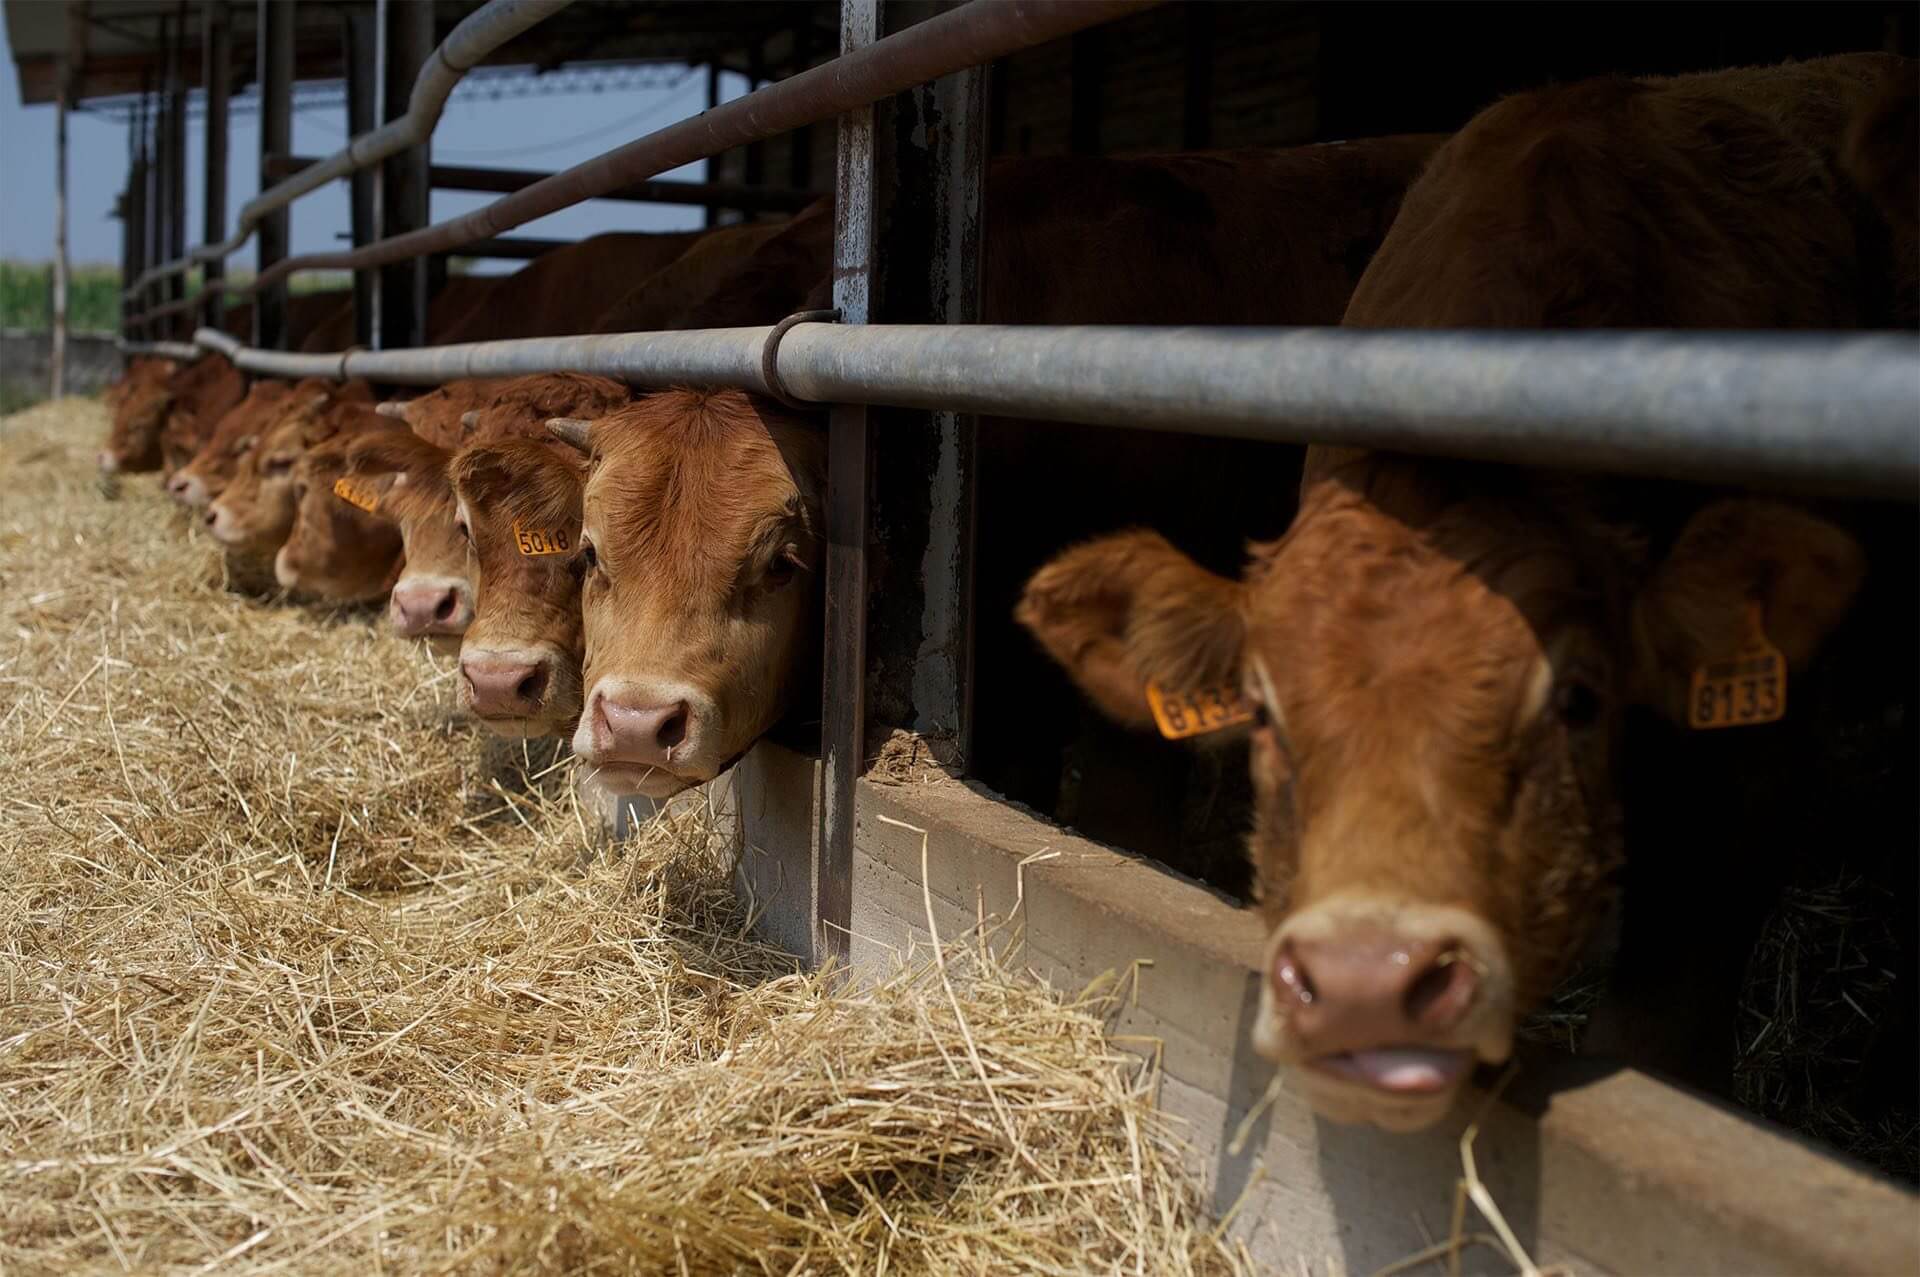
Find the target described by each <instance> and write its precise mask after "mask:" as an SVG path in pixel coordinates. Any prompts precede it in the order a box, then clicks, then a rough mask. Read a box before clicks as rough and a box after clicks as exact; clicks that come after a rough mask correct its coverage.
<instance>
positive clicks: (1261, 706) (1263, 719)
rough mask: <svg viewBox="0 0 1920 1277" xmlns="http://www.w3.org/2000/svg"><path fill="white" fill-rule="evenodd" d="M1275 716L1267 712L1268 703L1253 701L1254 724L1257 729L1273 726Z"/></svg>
mask: <svg viewBox="0 0 1920 1277" xmlns="http://www.w3.org/2000/svg"><path fill="white" fill-rule="evenodd" d="M1272 723H1273V716H1272V715H1271V714H1269V713H1267V703H1266V702H1265V701H1261V700H1256V701H1254V703H1253V725H1254V728H1255V729H1256V730H1258V729H1261V728H1265V727H1268V726H1271V725H1272Z"/></svg>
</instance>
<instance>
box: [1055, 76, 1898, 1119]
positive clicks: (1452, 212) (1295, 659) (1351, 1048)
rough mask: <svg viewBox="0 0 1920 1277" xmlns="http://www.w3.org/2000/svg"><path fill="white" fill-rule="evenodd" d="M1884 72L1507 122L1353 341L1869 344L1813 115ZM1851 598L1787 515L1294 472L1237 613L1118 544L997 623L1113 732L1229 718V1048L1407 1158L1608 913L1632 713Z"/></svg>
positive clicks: (1459, 163) (1078, 555)
mask: <svg viewBox="0 0 1920 1277" xmlns="http://www.w3.org/2000/svg"><path fill="white" fill-rule="evenodd" d="M1898 61H1899V60H1897V59H1884V60H1881V59H1875V58H1868V59H1833V60H1828V61H1827V62H1825V63H1815V64H1810V65H1808V66H1801V67H1789V68H1772V69H1767V70H1759V71H1749V72H1728V73H1724V74H1722V75H1717V76H1695V77H1687V78H1683V79H1678V80H1671V81H1647V82H1632V81H1625V80H1602V81H1594V82H1588V83H1583V84H1577V85H1573V86H1569V87H1566V88H1559V89H1549V90H1544V91H1540V92H1536V93H1529V94H1523V95H1520V96H1518V97H1515V98H1511V99H1509V100H1507V101H1505V102H1502V103H1500V104H1499V105H1497V106H1495V107H1493V108H1491V109H1489V110H1488V111H1486V112H1484V113H1483V114H1481V115H1480V116H1479V117H1477V118H1476V119H1475V120H1474V121H1473V122H1472V123H1471V124H1470V125H1469V126H1468V127H1467V128H1466V129H1465V130H1464V131H1463V132H1462V133H1461V134H1460V135H1458V136H1457V137H1456V138H1455V139H1454V140H1453V141H1452V142H1450V143H1449V144H1448V145H1447V146H1446V147H1444V148H1443V149H1442V150H1441V152H1440V153H1439V155H1438V156H1436V157H1435V159H1434V162H1433V164H1432V165H1431V167H1430V168H1429V170H1428V171H1427V173H1426V174H1425V175H1424V176H1423V177H1422V178H1421V179H1420V181H1419V182H1418V183H1417V184H1416V185H1415V186H1414V188H1413V189H1412V190H1411V191H1409V192H1408V195H1407V197H1406V201H1405V204H1404V207H1403V209H1402V212H1401V214H1400V217H1399V219H1398V220H1397V221H1396V222H1395V224H1394V227H1393V229H1392V231H1391V233H1390V234H1389V235H1388V237H1387V240H1386V242H1385V244H1384V245H1383V246H1382V247H1381V249H1380V252H1379V254H1378V255H1377V256H1376V257H1375V259H1374V260H1373V263H1372V265H1371V266H1370V267H1369V268H1368V270H1367V273H1366V275H1365V277H1364V278H1363V279H1362V281H1361V283H1360V286H1359V288H1358V289H1357V290H1356V292H1355V295H1354V298H1353V301H1352V304H1351V305H1350V307H1349V309H1348V313H1347V317H1346V321H1345V322H1346V323H1348V324H1350V325H1353V326H1357V327H1540V328H1545V327H1666V326H1676V327H1707V328H1742V327H1756V326H1768V327H1772V326H1785V327H1795V326H1823V327H1858V326H1863V325H1870V324H1874V323H1878V322H1883V321H1884V320H1885V318H1886V316H1885V315H1884V314H1876V313H1870V312H1868V311H1865V310H1863V309H1862V307H1863V299H1864V298H1869V297H1872V296H1874V295H1875V294H1876V292H1878V291H1879V290H1876V289H1874V288H1872V287H1868V286H1867V285H1868V284H1870V282H1871V281H1870V279H1869V278H1868V277H1869V276H1870V275H1872V274H1873V273H1874V272H1875V271H1878V270H1881V269H1884V266H1885V262H1884V259H1883V258H1876V257H1875V256H1874V255H1872V254H1871V253H1870V252H1867V251H1864V248H1863V245H1862V243H1861V242H1860V240H1859V239H1858V238H1857V234H1856V231H1857V227H1856V223H1855V220H1854V208H1855V201H1854V200H1853V198H1852V197H1851V196H1850V194H1849V193H1848V192H1845V191H1842V190H1839V189H1837V188H1836V183H1835V180H1834V177H1833V169H1832V166H1831V164H1830V158H1831V156H1832V154H1833V151H1834V150H1835V149H1837V143H1838V140H1839V138H1838V130H1839V128H1840V126H1841V125H1842V124H1843V123H1844V116H1842V115H1840V114H1839V113H1837V112H1835V111H1833V110H1831V109H1830V107H1831V103H1832V102H1833V101H1835V100H1846V99H1849V98H1852V97H1854V96H1855V95H1856V94H1857V93H1858V92H1859V91H1860V90H1861V89H1862V86H1863V84H1866V83H1869V82H1870V81H1871V80H1872V79H1873V78H1875V77H1876V76H1878V75H1880V74H1882V73H1883V72H1885V71H1887V70H1889V69H1891V70H1893V71H1895V72H1897V71H1898V70H1899V68H1898V67H1897V66H1894V65H1893V64H1895V63H1897V62H1898ZM1908 73H1910V71H1909V72H1908ZM1801 95H1804V99H1805V100H1806V101H1807V102H1808V103H1809V108H1808V110H1806V111H1804V112H1803V111H1800V110H1799V109H1798V103H1799V102H1800V101H1801ZM1815 119H1825V120H1826V121H1828V124H1827V128H1828V134H1827V137H1826V142H1827V145H1826V146H1825V147H1821V146H1815V145H1810V144H1809V142H1808V140H1807V139H1808V138H1809V137H1814V136H1817V135H1818V133H1819V130H1818V129H1814V128H1812V127H1810V125H1809V121H1811V120H1815ZM1782 121H1790V122H1791V123H1792V127H1789V126H1788V125H1786V124H1783V123H1782ZM1863 572H1864V556H1863V553H1862V549H1861V546H1860V545H1859V543H1858V542H1857V541H1856V540H1855V539H1854V538H1853V537H1852V536H1851V535H1849V534H1848V533H1847V532H1846V531H1844V530H1842V529H1841V528H1840V527H1838V526H1836V525H1834V524H1833V523H1831V522H1829V521H1827V520H1825V519H1823V518H1820V517H1816V516H1815V515H1813V514H1811V513H1808V512H1807V511H1805V510H1802V509H1799V508H1797V507H1795V506H1792V505H1789V504H1786V503H1783V502H1779V501H1774V500H1761V499H1755V498H1748V497H1727V498H1721V499H1712V498H1710V497H1706V496H1701V495H1699V494H1696V493H1691V492H1676V491H1672V490H1667V489H1663V488H1660V487H1659V486H1657V485H1649V484H1644V483H1632V482H1625V481H1621V482H1612V481H1602V480H1594V479H1582V478H1572V477H1567V476H1560V475H1554V474H1547V473H1530V472H1521V471H1511V470H1506V469H1502V468H1499V467H1491V466H1476V465H1469V464H1461V463H1451V462H1438V461H1415V460H1410V459H1404V458H1398V457H1392V456H1384V455H1375V456H1367V455H1363V454H1357V453H1352V452H1340V451H1337V450H1315V451H1314V453H1313V454H1311V455H1310V457H1309V461H1308V465H1307V477H1306V482H1305V486H1304V491H1303V495H1302V499H1301V509H1300V513H1299V515H1298V517H1297V518H1296V520H1295V522H1294V524H1293V526H1292V528H1291V529H1290V530H1289V531H1288V532H1287V533H1286V534H1285V535H1284V536H1283V537H1281V538H1279V539H1278V540H1275V541H1272V542H1268V543H1266V544H1261V545H1256V546H1255V547H1254V549H1253V552H1252V561H1251V563H1250V565H1249V566H1248V568H1247V569H1246V572H1245V574H1244V576H1243V577H1242V578H1241V579H1240V580H1233V579H1229V578H1226V577H1222V576H1218V575H1215V574H1214V573H1212V572H1209V571H1206V570H1204V569H1202V568H1201V567H1199V566H1198V565H1197V564H1195V563H1193V562H1192V561H1191V560H1189V559H1187V558H1186V556H1184V555H1182V554H1181V553H1179V552H1178V551H1177V550H1175V549H1174V548H1173V547H1172V546H1171V545H1169V544H1167V543H1166V542H1165V541H1164V540H1162V539H1161V538H1159V537H1158V536H1156V535H1155V534H1153V533H1150V532H1131V533H1125V534H1121V535H1118V536H1114V537H1110V538H1107V539H1104V540H1101V541H1096V542H1093V543H1091V544H1089V545H1085V546H1082V547H1080V548H1079V549H1076V550H1073V551H1071V552H1069V553H1068V554H1066V555H1063V556H1062V557H1061V558H1060V559H1058V560H1057V561H1056V562H1054V563H1053V564H1051V565H1049V566H1048V567H1047V568H1046V569H1045V570H1044V571H1042V572H1041V573H1040V574H1038V575H1037V576H1036V577H1035V578H1034V580H1033V581H1032V583H1031V584H1030V586H1029V588H1028V590H1027V593H1026V597H1025V599H1024V601H1023V603H1022V605H1021V610H1020V619H1021V620H1022V622H1023V623H1024V624H1026V625H1027V626H1028V627H1029V628H1030V629H1031V630H1032V631H1033V633H1034V634H1035V635H1036V636H1037V637H1039V639H1040V640H1041V641H1042V643H1043V644H1045V646H1046V647H1047V649H1048V650H1049V651H1050V652H1051V653H1052V654H1053V655H1054V656H1055V657H1056V658H1057V659H1058V660H1059V661H1060V662H1061V664H1062V665H1064V666H1065V667H1066V668H1067V669H1068V670H1069V671H1070V673H1071V674H1072V676H1073V677H1074V679H1075V680H1076V682H1078V683H1079V684H1080V686H1081V687H1082V688H1083V689H1084V690H1085V692H1086V693H1087V694H1088V695H1089V696H1090V697H1091V698H1092V699H1093V700H1094V701H1095V702H1096V703H1098V704H1099V705H1101V706H1102V707H1104V708H1105V709H1106V710H1107V712H1108V713H1110V714H1112V715H1113V716H1114V717H1116V718H1118V719H1120V720H1122V721H1126V722H1132V723H1136V724H1145V723H1147V722H1148V721H1150V720H1149V707H1148V704H1147V698H1146V689H1147V686H1148V685H1149V683H1157V684H1160V685H1161V686H1162V687H1164V688H1168V689H1171V690H1176V691H1178V690H1186V689H1194V688H1201V687H1211V686H1219V685H1222V684H1230V685H1236V686H1240V687H1243V688H1244V690H1245V694H1246V696H1247V698H1248V700H1249V702H1250V703H1251V705H1252V706H1253V708H1254V715H1255V717H1254V723H1253V727H1252V732H1251V735H1252V763H1251V771H1252V776H1253V783H1254V789H1255V795H1256V811H1255V820H1254V830H1253V835H1252V848H1253V853H1254V856H1255V859H1256V862H1257V868H1258V873H1259V876H1260V880H1261V891H1262V905H1263V908H1264V910H1265V912H1266V914H1267V917H1268V920H1269V922H1270V923H1271V925H1272V928H1273V931H1272V939H1271V942H1270V948H1269V950H1268V963H1267V977H1268V978H1267V980H1266V981H1265V982H1264V985H1263V998H1262V1003H1261V1009H1260V1016H1259V1022H1258V1024H1257V1026H1256V1028H1255V1031H1254V1043H1255V1045H1256V1047H1257V1048H1258V1049H1259V1050H1260V1051H1261V1052H1262V1053H1264V1054H1266V1055H1268V1056H1269V1057H1271V1058H1273V1059H1276V1060H1278V1061H1281V1062H1283V1063H1285V1064H1288V1065H1292V1066H1296V1070H1297V1073H1298V1076H1299V1078H1300V1081H1301V1083H1302V1085H1303V1087H1304V1090H1305V1093H1306V1094H1307V1096H1308V1097H1309V1099H1310V1100H1311V1102H1312V1103H1313V1105H1314V1107H1315V1108H1316V1109H1317V1110H1318V1111H1320V1112H1321V1113H1323V1114H1325V1115H1326V1116H1329V1117H1333V1118H1335V1119H1339V1120H1348V1121H1356V1120H1365V1121H1372V1122H1375V1123H1377V1124H1379V1125H1382V1126H1385V1127H1388V1128H1391V1129H1414V1128H1418V1127H1421V1126H1425V1125H1427V1124H1429V1123H1431V1122H1433V1121H1435V1120H1437V1119H1438V1118H1439V1117H1440V1116H1441V1115H1442V1114H1443V1113H1445V1111H1446V1110H1447V1109H1448V1107H1449V1106H1450V1104H1451V1102H1452V1100H1453V1097H1454V1096H1455V1094H1456V1093H1457V1091H1458V1089H1459V1087H1460V1086H1461V1084H1462V1083H1463V1082H1464V1080H1465V1078H1466V1076H1467V1074H1468V1073H1469V1072H1470V1070H1471V1068H1472V1066H1473V1064H1474V1062H1475V1061H1476V1059H1477V1060H1481V1061H1489V1062H1498V1061H1500V1060H1503V1059H1505V1058H1506V1056H1507V1054H1508V1052H1509V1050H1510V1047H1511V1040H1512V1035H1513V1030H1514V1024H1515V1020H1516V1017H1517V1016H1519V1015H1521V1014H1523V1013H1525V1012H1527V1011H1528V1010H1530V1009H1531V1008H1533V1007H1534V1006H1536V1005H1537V1004H1538V1003H1539V1002H1540V1000H1541V999H1543V998H1544V997H1545V996H1546V994H1547V992H1548V991H1549V990H1550V989H1551V988H1552V986H1553V985H1554V983H1555V981H1556V980H1557V979H1558V978H1559V977H1560V975H1561V974H1562V973H1563V972H1564V970H1565V969H1566V966H1567V964H1568V963H1569V962H1570V961H1571V960H1572V958H1573V957H1574V956H1575V955H1576V953H1577V952H1578V950H1579V947H1580V945H1581V943H1582V940H1583V938H1584V937H1585V936H1587V935H1588V934H1589V932H1590V931H1591V929H1592V928H1593V926H1594V925H1595V923H1596V922H1597V921H1598V920H1599V919H1600V918H1601V917H1602V916H1603V915H1604V914H1605V912H1606V910H1607V906H1608V900H1609V896H1610V892H1611V889H1612V887H1613V885H1614V881H1615V877H1616V873H1617V871H1618V869H1619V867H1620V864H1621V861H1622V855H1623V838H1622V821H1623V807H1622V804H1621V802H1620V793H1619V788H1618V786H1619V779H1620V772H1619V764H1620V762H1621V759H1622V757H1623V752H1630V751H1623V748H1622V744H1621V742H1622V732H1623V726H1624V724H1625V723H1626V721H1627V713H1628V709H1629V707H1632V706H1641V707H1644V708H1645V710H1646V711H1651V712H1652V713H1653V714H1657V715H1660V716H1663V717H1664V718H1665V719H1667V720H1669V721H1671V722H1675V723H1679V724H1685V723H1686V722H1687V716H1688V711H1689V703H1690V698H1691V695H1692V693H1691V690H1690V683H1691V679H1692V677H1693V672H1694V671H1696V670H1699V669H1702V668H1704V667H1705V666H1706V665H1707V664H1708V663H1709V662H1713V661H1718V660H1722V659H1725V658H1728V657H1730V656H1733V655H1734V654H1736V653H1740V652H1743V651H1744V650H1746V649H1747V648H1749V647H1757V645H1759V644H1763V643H1764V644H1768V645H1770V646H1771V648H1772V649H1773V650H1774V653H1775V655H1774V656H1773V657H1771V659H1774V660H1776V661H1779V662H1783V663H1784V666H1785V668H1786V670H1788V671H1790V672H1791V673H1792V674H1793V675H1795V676H1797V675H1799V674H1800V673H1801V672H1802V671H1804V670H1806V669H1807V667H1808V664H1809V662H1811V661H1812V659H1813V657H1814V655H1815V654H1816V652H1817V651H1818V650H1819V648H1820V647H1821V644H1822V642H1823V640H1825V638H1826V637H1827V636H1828V634H1829V632H1830V631H1831V630H1832V629H1833V627H1834V626H1835V625H1836V624H1837V623H1838V621H1839V620H1840V619H1841V617H1842V615H1843V614H1844V613H1845V612H1846V610H1847V608H1848V606H1849V604H1850V601H1851V600H1852V598H1853V596H1854V592H1855V590H1856V589H1857V588H1858V586H1859V584H1860V582H1861V579H1862V575H1863ZM1753 690H1754V692H1755V698H1756V699H1755V706H1753V707H1749V708H1757V709H1764V708H1765V707H1764V705H1763V704H1762V702H1764V701H1765V699H1766V696H1767V695H1768V694H1769V692H1768V688H1767V687H1766V686H1762V685H1761V684H1759V683H1756V684H1755V687H1754V689H1753ZM1715 735H1718V734H1715ZM1696 774H1697V773H1696ZM1692 801H1693V805H1694V806H1699V805H1700V804H1701V803H1706V804H1709V805H1711V804H1713V803H1714V802H1715V799H1714V797H1713V795H1712V794H1711V793H1709V794H1706V795H1695V796H1694V797H1693V800H1692ZM1693 851H1694V849H1692V848H1687V847H1685V846H1684V844H1682V845H1681V846H1677V847H1669V848H1667V849H1666V852H1667V853H1678V854H1679V855H1680V856H1685V855H1687V854H1690V853H1692V852H1693ZM1636 858H1637V859H1647V860H1653V861H1658V860H1661V859H1663V858H1669V859H1670V858H1673V857H1672V856H1671V855H1665V854H1664V853H1663V852H1662V851H1659V850H1656V851H1654V852H1653V853H1652V854H1651V855H1649V853H1648V851H1647V849H1646V848H1644V847H1641V848H1639V850H1638V851H1637V857H1636ZM1731 871H1732V873H1733V874H1736V875H1737V874H1739V873H1740V872H1742V870H1741V869H1739V868H1732V870H1731ZM1723 881H1724V879H1723ZM1722 903H1724V902H1722ZM1711 907H1712V906H1709V908H1711ZM1632 916H1633V910H1632V908H1631V906H1630V908H1629V919H1630V921H1631V918H1632ZM1696 916H1697V915H1696ZM1738 956H1744V951H1741V954H1740V955H1738ZM1736 960H1737V959H1736ZM1721 961H1723V962H1724V959H1721ZM1687 965H1688V963H1687V962H1686V961H1685V960H1681V961H1679V962H1677V963H1668V964H1666V965H1665V966H1663V968H1662V971H1661V975H1662V977H1663V978H1664V979H1665V981H1666V983H1667V984H1669V985H1671V984H1674V983H1675V977H1676V974H1678V973H1680V972H1684V969H1685V968H1686V966H1687ZM1726 1005H1727V1007H1728V1008H1729V1009H1730V1007H1731V997H1730V996H1729V997H1728V998H1727V999H1726ZM1693 1013H1694V1014H1695V1015H1696V1016H1709V1015H1713V1014H1714V1012H1713V1011H1712V1010H1711V1009H1710V1008H1708V1007H1705V1006H1700V1007H1696V1008H1694V1011H1693ZM1731 1038H1732V1034H1731V1031H1730V1026H1729V1031H1728V1032H1727V1034H1726V1041H1731ZM1721 1049H1722V1050H1724V1049H1725V1048H1724V1046H1722V1048H1721Z"/></svg>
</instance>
